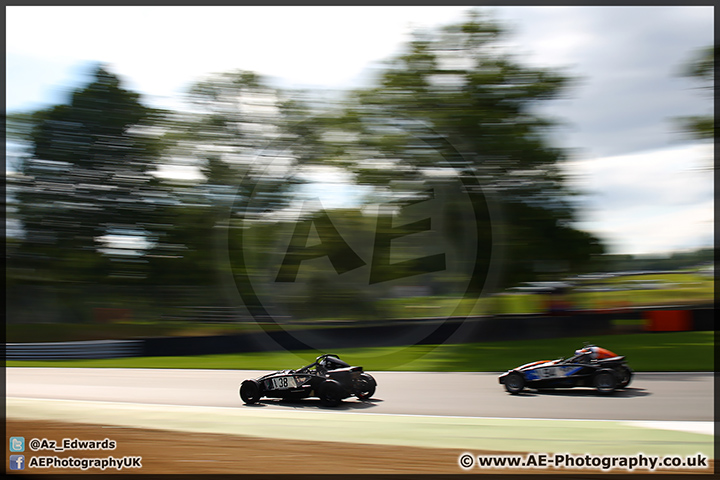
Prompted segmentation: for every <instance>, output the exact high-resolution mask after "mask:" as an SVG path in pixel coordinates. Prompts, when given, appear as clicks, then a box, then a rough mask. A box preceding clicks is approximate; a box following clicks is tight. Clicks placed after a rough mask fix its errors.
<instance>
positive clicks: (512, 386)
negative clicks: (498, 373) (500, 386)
mask: <svg viewBox="0 0 720 480" xmlns="http://www.w3.org/2000/svg"><path fill="white" fill-rule="evenodd" d="M504 384H505V390H507V392H508V393H510V394H512V395H517V394H518V393H520V392H522V391H523V389H524V388H525V377H523V375H522V374H521V373H519V372H512V373H509V374H508V375H507V377H505V383H504Z"/></svg>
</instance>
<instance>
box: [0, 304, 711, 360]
mask: <svg viewBox="0 0 720 480" xmlns="http://www.w3.org/2000/svg"><path fill="white" fill-rule="evenodd" d="M677 310H678V309H677V308H674V309H667V308H666V309H663V308H651V307H646V308H641V309H633V310H626V311H615V312H572V313H567V314H565V315H556V316H550V315H500V316H488V317H474V318H468V319H464V320H463V319H450V320H447V321H444V322H443V321H442V320H434V319H427V320H425V321H416V320H399V321H388V322H387V323H383V324H375V325H362V326H344V327H340V328H331V327H328V328H315V329H307V330H294V331H292V332H287V331H271V332H267V333H265V332H252V333H243V334H235V335H218V336H205V337H156V338H145V339H141V340H105V341H91V342H59V343H23V344H13V343H10V344H6V358H7V359H8V360H51V359H53V360H54V359H72V358H119V357H132V356H137V357H140V356H147V357H155V356H183V355H210V354H221V353H243V352H260V351H271V350H282V349H288V350H301V349H303V348H304V347H305V345H308V344H311V345H312V346H313V347H314V348H316V349H318V350H327V351H333V350H335V349H341V348H366V347H375V346H399V345H408V344H426V345H432V344H439V343H444V342H446V341H449V342H451V343H469V342H490V341H502V340H529V339H544V338H560V337H585V338H586V339H587V340H588V341H592V337H594V336H597V335H609V334H620V333H628V330H627V329H622V328H618V326H617V325H615V323H614V322H613V321H614V320H630V319H644V320H645V328H643V326H642V325H638V326H637V327H636V328H637V330H635V333H639V332H642V331H644V330H645V331H647V330H646V329H647V327H648V325H650V323H649V322H648V319H651V318H661V319H662V318H666V317H667V318H671V317H672V318H675V317H677V316H678V314H676V313H659V314H658V313H656V312H663V311H665V312H674V311H677ZM680 311H682V312H684V313H682V314H680V316H679V318H682V319H683V320H682V321H681V322H679V323H677V322H675V323H673V328H682V329H684V330H696V331H705V330H713V329H714V306H712V307H708V306H703V307H695V308H685V309H682V310H680ZM667 328H668V324H665V327H664V329H663V330H661V329H659V328H658V329H657V330H656V331H668V330H667ZM676 331H677V330H676ZM303 342H305V344H303Z"/></svg>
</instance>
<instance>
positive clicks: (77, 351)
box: [5, 340, 143, 360]
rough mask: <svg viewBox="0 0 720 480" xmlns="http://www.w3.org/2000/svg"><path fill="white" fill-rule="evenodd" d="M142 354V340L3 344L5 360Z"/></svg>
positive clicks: (113, 356)
mask: <svg viewBox="0 0 720 480" xmlns="http://www.w3.org/2000/svg"><path fill="white" fill-rule="evenodd" d="M142 352H143V341H142V340H93V341H86V342H45V343H6V344H5V358H6V359H7V360H61V359H72V358H120V357H138V356H140V355H142Z"/></svg>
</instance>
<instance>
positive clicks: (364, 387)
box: [355, 373, 377, 400]
mask: <svg viewBox="0 0 720 480" xmlns="http://www.w3.org/2000/svg"><path fill="white" fill-rule="evenodd" d="M376 386H377V383H375V379H374V378H373V377H372V375H370V374H368V373H363V374H362V375H360V379H359V380H358V382H357V384H356V387H355V388H356V392H355V395H356V396H357V398H359V399H360V400H367V399H368V398H370V397H372V396H373V395H374V394H375V387H376Z"/></svg>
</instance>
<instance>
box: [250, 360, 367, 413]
mask: <svg viewBox="0 0 720 480" xmlns="http://www.w3.org/2000/svg"><path fill="white" fill-rule="evenodd" d="M376 386H377V384H376V382H375V379H374V378H373V377H372V376H371V375H370V374H368V373H365V372H364V371H363V368H362V367H351V366H350V365H348V364H347V363H345V362H343V361H342V360H340V358H339V357H338V356H337V355H334V354H329V353H326V354H324V355H320V356H319V357H317V358H316V359H315V361H314V362H313V363H311V364H310V365H307V366H305V367H302V368H299V369H297V370H279V371H277V372H273V373H268V374H266V375H263V376H261V377H258V378H253V379H248V380H245V381H243V382H242V384H241V385H240V398H242V400H243V402H245V403H246V404H248V405H251V404H253V403H256V402H258V401H259V400H260V399H261V398H263V397H266V398H282V399H286V400H296V399H301V398H307V397H319V398H320V403H321V404H322V405H323V406H326V407H335V406H337V405H339V404H340V402H342V400H343V399H344V398H348V397H350V396H353V395H354V396H356V397H357V398H359V399H360V400H366V399H368V398H370V397H372V396H373V394H374V393H375V387H376Z"/></svg>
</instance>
